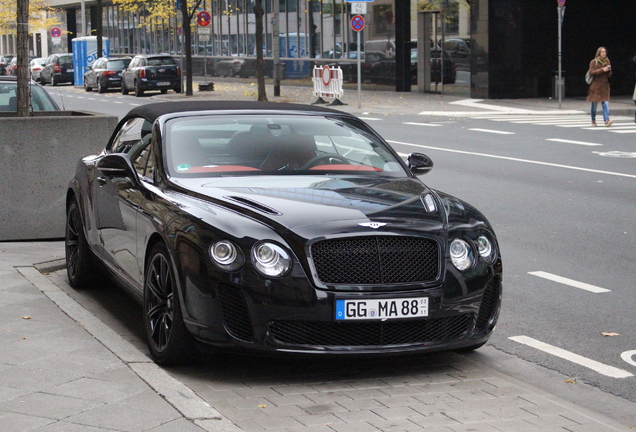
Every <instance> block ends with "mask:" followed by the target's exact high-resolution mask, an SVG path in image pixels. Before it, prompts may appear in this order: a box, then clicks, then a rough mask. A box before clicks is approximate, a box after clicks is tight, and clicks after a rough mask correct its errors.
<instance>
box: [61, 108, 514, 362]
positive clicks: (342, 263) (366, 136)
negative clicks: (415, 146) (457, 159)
mask: <svg viewBox="0 0 636 432" xmlns="http://www.w3.org/2000/svg"><path fill="white" fill-rule="evenodd" d="M432 167H433V163H432V161H431V160H430V159H429V158H428V157H427V156H425V155H423V154H420V153H412V154H410V155H409V157H408V159H407V161H406V162H405V161H403V160H402V159H401V158H400V156H399V155H398V154H397V153H396V152H395V151H394V150H393V149H392V148H391V147H390V146H389V145H388V144H387V143H386V141H384V139H382V137H380V136H379V135H378V134H377V133H376V132H374V131H373V130H372V129H371V128H370V127H369V126H368V125H367V124H365V123H364V122H362V121H361V120H360V119H358V118H356V117H354V116H352V115H349V114H346V113H342V112H339V111H335V110H331V109H328V108H322V107H314V106H304V105H294V104H282V103H256V102H242V103H239V102H218V101H194V102H165V103H157V104H149V105H145V106H142V107H138V108H135V109H133V110H132V111H130V112H129V113H128V114H127V115H126V116H125V117H124V118H123V119H122V120H121V121H120V123H119V124H118V126H117V128H116V130H115V131H114V133H113V135H112V137H111V138H110V140H109V142H108V144H107V145H106V148H105V149H104V150H103V151H102V152H101V153H99V154H97V155H91V156H87V157H84V158H82V159H81V160H80V161H79V162H78V164H77V169H76V172H75V175H74V176H73V179H72V181H71V182H70V185H69V188H68V195H67V200H66V207H67V228H66V241H65V246H66V247H65V248H66V262H67V271H68V278H69V281H70V283H71V285H72V286H74V287H77V288H83V287H89V286H90V285H91V281H92V279H93V278H94V277H95V275H96V272H97V271H99V269H103V268H106V269H107V270H108V271H109V272H110V273H112V275H113V276H114V278H115V279H116V281H117V282H118V283H119V284H121V286H122V287H123V288H124V289H126V290H127V291H128V292H129V293H130V294H132V295H133V296H134V297H135V298H136V299H137V300H138V301H140V302H141V304H142V305H143V314H144V323H145V330H146V335H147V339H148V346H149V349H150V352H151V354H152V356H153V358H154V359H155V361H156V362H157V363H160V364H170V363H177V362H181V361H184V360H187V359H188V358H189V355H190V354H191V353H193V352H196V348H205V347H216V348H235V349H247V350H256V351H259V350H260V351H261V352H294V353H306V354H385V353H416V352H426V351H434V350H454V349H475V348H478V347H480V346H482V345H483V344H484V343H486V341H487V340H488V338H489V336H490V334H491V332H492V331H493V329H494V327H495V324H496V321H497V318H498V315H499V308H500V303H501V292H502V264H501V257H500V253H499V247H498V243H497V240H496V237H495V233H494V232H493V229H492V227H491V225H490V224H489V222H488V220H487V219H486V218H485V217H484V216H483V215H482V214H481V213H480V212H479V211H478V210H476V209H475V208H474V207H472V206H471V205H469V204H468V203H466V202H464V201H461V200H459V199H457V198H455V197H452V196H450V195H448V194H445V193H443V192H440V191H438V190H434V189H431V188H429V187H428V186H426V185H425V184H423V183H422V182H421V181H420V180H419V179H418V178H417V176H416V175H418V174H424V173H426V172H428V171H429V170H430V169H431V168H432Z"/></svg>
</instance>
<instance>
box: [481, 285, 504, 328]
mask: <svg viewBox="0 0 636 432" xmlns="http://www.w3.org/2000/svg"><path fill="white" fill-rule="evenodd" d="M498 297H499V295H498V293H497V288H496V286H495V284H492V283H491V284H489V285H488V286H487V287H486V289H485V290H484V295H483V297H482V299H481V306H480V307H479V315H477V324H476V327H477V329H478V330H483V329H484V328H485V327H486V326H487V325H488V323H489V322H490V320H491V319H492V317H493V315H494V314H495V312H496V310H497V300H498Z"/></svg>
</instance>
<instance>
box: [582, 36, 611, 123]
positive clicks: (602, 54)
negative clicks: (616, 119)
mask: <svg viewBox="0 0 636 432" xmlns="http://www.w3.org/2000/svg"><path fill="white" fill-rule="evenodd" d="M590 75H592V83H591V84H590V88H589V89H588V91H587V101H588V102H592V126H596V107H597V106H598V103H599V102H600V103H601V106H602V108H603V120H604V121H605V126H606V127H609V126H611V125H612V123H613V121H612V120H610V118H609V100H610V85H609V80H608V78H609V77H611V76H612V65H611V64H610V61H609V58H607V50H606V49H605V47H600V48H599V49H597V50H596V57H595V58H594V60H592V61H591V62H590Z"/></svg>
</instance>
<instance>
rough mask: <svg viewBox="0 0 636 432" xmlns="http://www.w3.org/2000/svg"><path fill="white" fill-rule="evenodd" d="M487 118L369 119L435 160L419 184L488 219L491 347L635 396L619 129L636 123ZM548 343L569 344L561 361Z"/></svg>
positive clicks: (625, 155)
mask: <svg viewBox="0 0 636 432" xmlns="http://www.w3.org/2000/svg"><path fill="white" fill-rule="evenodd" d="M484 117H487V118H465V119H450V118H440V117H439V116H434V115H432V116H417V117H413V118H410V119H408V118H404V116H402V117H399V118H393V119H390V120H389V119H385V118H383V119H382V120H378V121H374V120H371V119H368V121H369V122H371V123H372V124H373V126H374V127H375V128H376V129H377V130H378V131H379V132H380V133H381V134H383V135H384V136H386V137H390V139H391V142H392V144H393V145H394V147H395V148H396V149H397V150H398V151H401V152H404V153H408V152H411V151H422V152H425V153H427V154H428V155H429V156H431V157H432V158H433V160H434V161H435V164H436V167H435V169H434V170H433V171H432V172H431V174H429V175H428V176H427V177H426V178H424V180H425V181H426V182H427V184H429V185H430V186H433V187H435V188H439V189H442V190H445V191H448V192H450V193H452V194H455V195H457V196H459V197H462V198H465V199H466V200H467V201H469V202H471V203H473V204H475V205H476V206H477V207H478V208H480V209H481V210H482V211H483V212H484V213H485V214H486V216H487V217H488V218H489V219H490V221H491V222H492V223H493V225H494V227H495V229H496V231H497V234H498V236H499V242H500V244H501V248H502V256H503V259H504V274H505V275H504V287H505V294H504V305H503V310H502V317H501V320H500V323H499V326H498V329H497V331H496V333H495V336H494V337H493V338H492V339H491V341H490V343H491V345H493V346H495V347H496V348H498V349H501V350H503V351H505V352H508V353H512V354H515V355H517V356H520V357H522V358H524V359H526V360H529V361H532V362H536V363H538V364H541V365H543V366H546V367H548V368H551V369H554V370H558V371H560V372H561V373H563V374H565V375H567V376H569V377H571V379H572V380H582V381H585V382H588V383H592V384H593V385H595V386H598V387H599V388H601V389H603V390H604V391H607V392H610V393H613V394H616V395H621V396H623V397H625V398H628V399H630V400H632V401H636V393H635V392H634V391H633V388H634V377H633V375H634V374H636V362H635V361H636V356H635V355H634V354H636V352H635V351H634V350H636V334H635V333H634V331H633V329H634V327H635V326H634V324H635V318H634V314H633V310H634V309H635V307H636V298H635V297H634V295H633V286H634V283H633V274H634V269H633V265H634V256H636V245H635V244H634V241H633V239H634V237H635V235H636V227H635V222H636V216H634V215H635V214H636V204H635V202H634V199H633V196H634V194H635V193H636V153H634V152H633V150H634V148H633V142H634V139H633V135H629V134H627V133H617V132H618V131H621V132H625V131H628V130H629V131H632V133H633V132H636V125H634V123H633V120H632V119H631V118H626V119H625V120H621V121H618V119H616V120H617V121H616V124H617V128H616V129H606V128H595V129H592V130H590V128H589V127H588V125H589V118H588V117H587V116H580V117H577V116H567V118H565V119H563V118H561V119H558V118H557V119H554V118H553V119H550V120H548V119H547V118H546V119H539V118H537V116H536V115H535V116H532V118H528V116H511V115H506V116H500V117H498V118H496V119H495V117H494V116H493V115H489V116H484ZM553 117H554V116H553ZM540 120H543V121H544V122H545V123H546V124H537V123H520V122H524V121H528V122H529V121H534V122H538V121H540ZM555 122H556V123H559V122H561V126H564V125H567V126H574V127H561V126H559V125H556V124H550V123H555ZM563 122H570V123H569V124H568V123H563ZM575 122H578V123H575ZM623 124H624V126H620V125H623ZM575 125H578V126H575ZM618 128H622V129H618ZM422 136H424V137H425V139H422V138H420V137H422ZM540 343H544V344H549V345H551V346H552V347H553V348H550V347H545V346H541V344H540ZM537 347H538V348H537ZM556 348H559V349H561V350H565V351H566V352H558V354H559V355H561V357H558V356H556V355H555V353H556ZM546 350H547V351H548V352H546ZM577 355H578V356H582V357H584V358H585V359H581V358H577V357H576V356H577ZM562 357H565V358H562ZM588 360H589V361H588ZM590 361H594V362H598V363H599V364H592V363H591V362H590ZM580 363H584V364H585V365H586V366H582V365H581V364H580ZM590 365H591V366H590ZM612 368H614V369H612Z"/></svg>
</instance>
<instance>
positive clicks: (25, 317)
mask: <svg viewBox="0 0 636 432" xmlns="http://www.w3.org/2000/svg"><path fill="white" fill-rule="evenodd" d="M22 319H33V317H30V316H29V315H25V316H23V317H22Z"/></svg>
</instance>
